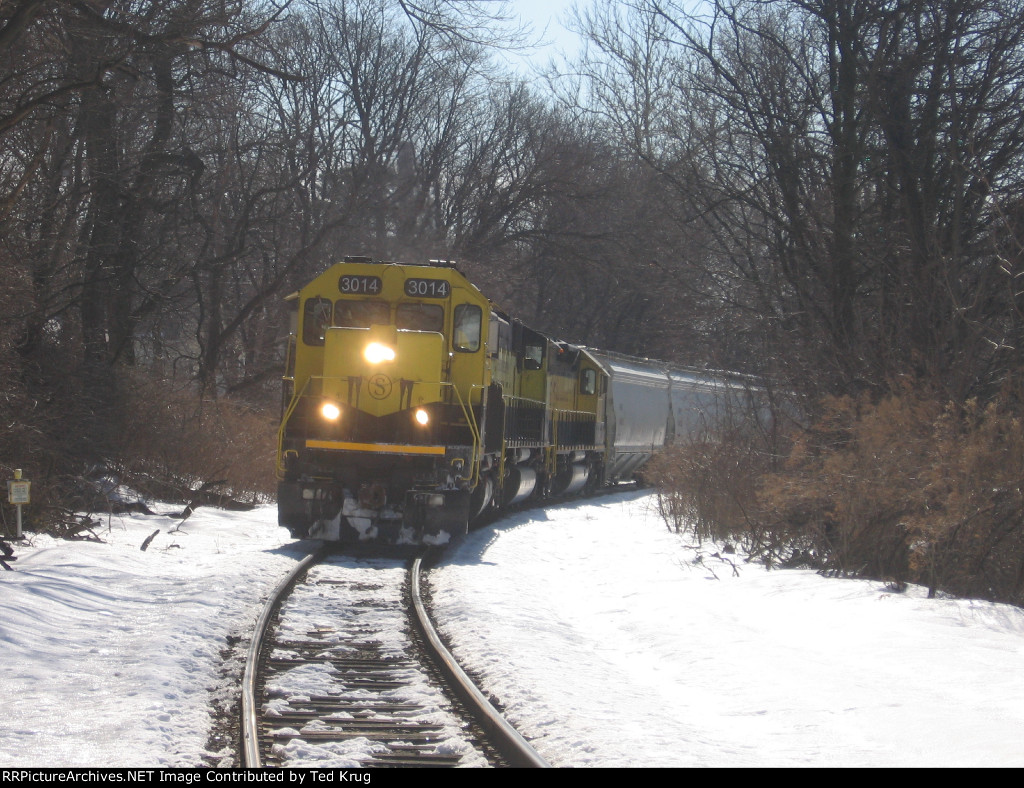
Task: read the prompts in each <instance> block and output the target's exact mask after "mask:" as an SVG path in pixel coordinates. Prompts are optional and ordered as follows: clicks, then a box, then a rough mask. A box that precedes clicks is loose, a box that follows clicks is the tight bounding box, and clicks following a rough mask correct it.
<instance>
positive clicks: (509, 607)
mask: <svg viewBox="0 0 1024 788" xmlns="http://www.w3.org/2000/svg"><path fill="white" fill-rule="evenodd" d="M158 511H167V509H166V508H165V509H159V507H158ZM155 530H159V533H158V534H157V535H156V536H155V538H154V539H153V541H152V543H151V544H150V545H149V547H148V549H147V550H146V551H141V550H140V546H141V545H142V543H143V542H144V541H145V539H146V537H148V536H150V535H151V534H152V533H153V532H154V531H155ZM97 534H98V535H99V536H100V537H101V538H102V539H103V542H102V543H88V542H61V541H57V540H54V539H52V538H49V537H44V536H38V535H34V536H31V537H30V543H29V544H24V545H19V546H18V548H17V551H16V554H17V556H18V561H17V562H16V563H15V564H14V571H11V572H0V693H2V697H3V698H4V713H3V715H0V767H2V766H50V767H54V766H93V767H102V766H108V767H111V766H122V767H132V766H137V767H142V766H147V767H148V766H204V765H220V766H228V765H233V764H234V760H233V758H234V750H233V748H232V747H231V746H230V745H229V744H227V743H225V742H222V741H217V740H212V739H211V737H210V731H211V726H212V724H213V716H212V714H211V708H212V707H214V706H217V705H219V706H222V707H225V708H227V707H230V706H232V705H233V704H234V703H236V701H237V697H238V685H239V683H240V672H241V655H242V654H244V652H245V648H246V647H247V645H248V634H247V633H248V630H249V628H250V627H251V626H252V625H253V623H254V622H255V620H256V617H257V616H258V614H259V610H260V608H261V606H262V602H263V600H264V599H265V597H266V595H267V594H268V593H269V591H270V589H271V588H272V587H273V586H274V585H276V583H277V582H278V580H279V578H280V577H281V576H282V575H283V574H284V573H285V571H286V570H287V569H288V568H289V567H291V566H293V565H294V563H295V562H296V561H297V560H299V558H300V556H301V555H302V554H304V553H305V551H306V550H307V549H308V548H309V543H296V542H292V541H291V540H290V538H289V537H288V534H287V532H286V531H285V530H284V529H281V528H279V527H278V526H277V525H276V512H275V510H274V509H273V508H272V507H264V508H260V509H257V510H255V511H253V512H249V513H227V512H221V511H218V510H215V509H206V508H203V509H199V510H197V511H196V513H195V514H193V515H192V517H191V518H190V519H188V520H186V521H185V522H184V523H181V524H180V525H179V522H178V521H177V520H176V519H175V518H174V517H172V516H169V515H155V516H146V515H140V514H134V515H126V516H123V517H116V516H115V517H112V518H110V519H109V521H106V522H104V523H103V524H102V525H101V526H100V527H99V528H98V529H97ZM346 561H347V562H349V563H351V564H352V566H357V565H359V563H360V561H362V559H355V558H341V559H338V561H336V563H339V562H340V564H339V565H340V566H341V567H342V568H344V566H345V563H346ZM382 571H383V570H382ZM387 571H388V572H391V571H392V570H391V569H388V570H387ZM428 580H429V582H430V584H431V586H432V589H433V599H434V604H435V609H436V615H437V618H438V619H439V622H440V624H441V627H442V629H443V630H444V631H445V632H446V634H447V636H448V637H449V638H450V639H451V640H452V642H453V644H454V651H455V653H456V656H457V657H459V659H460V660H461V661H462V662H463V663H464V665H465V666H466V667H467V668H469V669H470V670H471V672H473V673H475V674H476V675H479V676H480V677H482V681H483V683H484V687H485V690H486V691H487V692H489V693H490V694H492V695H494V696H495V697H497V698H498V699H500V701H501V703H502V704H503V705H504V707H505V708H506V712H507V716H508V717H509V719H510V720H511V721H512V722H513V723H514V724H515V725H516V726H517V727H518V728H519V729H520V731H521V732H522V733H523V734H524V735H525V736H526V737H527V738H528V739H531V740H532V741H533V742H534V744H535V746H536V747H537V749H538V751H539V752H540V753H541V755H542V756H544V757H545V758H546V759H547V760H548V761H549V762H550V763H552V764H553V765H556V766H576V767H596V766H630V767H634V766H635V767H640V766H662V767H686V766H711V767H717V766H769V767H773V766H787V767H791V766H808V767H810V766H1017V767H1020V766H1024V746H1022V745H1021V741H1022V740H1024V672H1022V671H1021V670H1020V666H1021V664H1022V657H1024V610H1021V609H1019V608H1014V607H1011V606H1007V605H999V604H991V603H988V602H981V601H977V600H959V599H927V598H926V593H925V590H924V589H921V588H917V587H911V588H910V589H908V591H907V592H905V593H902V594H898V593H893V592H892V591H891V590H890V589H888V588H887V587H886V586H885V585H884V584H882V583H877V582H873V581H868V580H844V579H835V578H824V577H821V576H820V575H818V574H816V573H814V572H812V571H809V570H794V569H787V570H776V571H766V570H765V569H764V568H763V567H762V566H760V565H758V564H756V563H749V562H746V561H744V559H743V556H742V554H730V553H726V552H724V551H723V546H722V545H712V544H708V543H705V544H703V545H694V544H690V543H688V541H687V539H686V538H684V537H682V536H679V535H676V534H672V533H669V532H668V530H667V529H666V528H665V526H664V524H663V523H662V522H661V521H660V520H659V519H658V518H657V516H656V515H655V514H654V512H653V499H652V497H651V496H650V495H647V494H644V493H637V492H633V493H623V494H618V495H614V496H608V497H604V498H600V499H595V500H591V501H586V502H581V503H579V504H575V505H562V506H556V507H550V508H548V509H545V510H535V511H531V512H529V513H521V514H517V515H513V516H511V517H509V518H506V519H504V520H503V521H502V522H501V523H499V524H497V525H495V526H493V527H490V528H488V529H484V530H481V531H475V532H473V533H471V534H470V535H469V536H468V537H467V538H466V539H465V540H463V541H462V542H460V543H459V544H457V545H455V546H453V548H452V549H451V550H450V551H449V552H447V553H446V555H445V558H444V561H443V563H442V565H441V566H440V567H438V568H437V569H435V570H433V571H432V572H431V573H430V575H429V578H428ZM309 615H310V616H313V617H314V618H315V617H317V616H321V617H325V618H327V619H329V616H328V614H326V613H321V612H310V613H309ZM322 623H323V625H324V626H331V625H332V622H331V621H330V620H324V621H323V622H322ZM392 628H394V627H392ZM324 679H325V677H324V676H320V677H317V679H316V680H317V681H323V680H324ZM281 691H282V692H285V693H289V692H293V691H294V692H295V693H297V694H298V695H300V696H301V693H302V691H303V687H302V686H301V685H298V686H296V687H295V688H294V689H293V690H290V689H289V688H287V687H283V688H281ZM362 744H363V745H364V746H365V747H367V748H370V747H372V743H371V742H363V743H362ZM296 752H297V756H296V757H301V758H302V763H303V765H307V766H309V765H315V764H320V765H324V766H344V765H351V763H353V762H354V761H355V762H357V761H358V759H359V757H360V752H359V749H358V747H356V748H355V749H351V748H350V749H349V750H348V751H346V752H345V753H344V757H343V758H342V757H341V756H340V755H339V753H337V752H331V751H329V749H327V748H318V747H312V746H311V747H307V748H298V749H297V751H296Z"/></svg>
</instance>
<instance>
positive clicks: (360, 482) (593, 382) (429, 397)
mask: <svg viewBox="0 0 1024 788" xmlns="http://www.w3.org/2000/svg"><path fill="white" fill-rule="evenodd" d="M291 299H292V300H293V301H294V302H295V307H296V312H295V318H296V320H295V328H294V331H293V333H292V336H291V339H290V345H289V353H288V367H287V371H286V375H285V401H284V403H285V404H284V410H283V414H282V419H281V428H280V433H279V440H278V444H279V445H278V458H277V471H278V478H279V485H278V511H279V519H280V523H281V524H282V525H284V526H286V527H287V528H288V529H289V530H290V531H291V533H292V534H293V535H294V536H296V537H306V536H309V537H314V538H321V539H328V540H336V541H342V542H359V541H382V542H388V543H395V544H444V543H446V542H448V541H449V540H450V539H452V538H454V537H456V536H459V535H461V534H464V533H466V531H467V530H468V527H469V523H470V521H471V520H473V519H474V518H476V517H478V516H479V515H480V514H482V513H483V512H484V511H485V510H486V509H487V508H488V507H489V506H505V505H510V504H513V503H517V502H519V501H522V500H524V499H526V498H528V497H530V496H533V495H548V494H563V493H573V492H579V491H582V490H584V489H585V488H586V487H587V486H588V485H593V484H596V483H599V482H600V481H603V480H604V474H603V463H604V459H605V453H606V445H605V417H604V414H605V409H606V403H605V399H606V395H607V392H608V372H607V371H606V369H605V366H604V365H602V363H601V362H600V361H598V359H597V358H596V357H595V356H594V355H593V354H592V353H590V352H589V351H587V350H586V349H584V348H580V347H575V346H571V345H568V344H565V343H560V342H556V341H554V340H552V339H549V338H548V337H546V336H544V335H542V334H540V333H538V332H536V331H533V330H531V329H529V328H528V327H526V326H525V325H523V324H522V323H521V322H519V321H517V320H514V319H511V318H509V317H508V316H506V315H504V314H503V313H501V312H500V311H498V310H497V309H495V308H494V307H493V306H492V305H491V304H490V302H489V301H488V300H487V298H486V297H484V296H483V294H481V292H480V291H479V290H478V289H477V288H476V287H474V286H473V285H472V284H471V283H470V282H469V281H468V280H467V279H466V278H465V277H464V276H463V275H462V274H461V273H460V272H459V271H458V269H457V268H456V267H455V266H454V265H453V264H452V263H449V262H446V261H432V262H431V263H429V264H427V265H411V264H405V263H393V262H375V261H372V260H370V259H368V258H346V259H345V260H344V261H343V262H341V263H338V264H336V265H334V266H332V267H331V268H329V269H328V270H327V271H325V272H324V273H323V274H321V275H320V276H318V277H317V278H316V279H314V280H313V281H312V282H310V283H309V284H308V285H306V286H305V287H304V288H302V289H301V290H300V291H299V292H298V293H296V294H295V295H293V296H291Z"/></svg>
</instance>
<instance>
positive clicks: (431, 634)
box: [409, 558, 550, 768]
mask: <svg viewBox="0 0 1024 788" xmlns="http://www.w3.org/2000/svg"><path fill="white" fill-rule="evenodd" d="M421 563H422V561H421V559H419V558H416V559H415V560H413V562H412V565H411V566H410V568H409V589H410V594H411V596H412V604H413V608H414V609H415V612H416V622H417V624H418V625H419V628H420V632H421V634H422V635H423V639H424V641H425V644H426V645H427V646H428V647H429V648H431V649H432V650H433V651H434V656H435V658H436V659H437V662H438V664H439V665H440V666H441V667H442V668H443V669H444V671H445V673H446V674H447V676H448V679H449V680H450V681H451V685H452V689H453V690H454V691H455V692H457V693H458V695H459V697H461V698H462V700H463V702H465V703H466V704H467V705H468V706H469V708H470V712H471V713H472V714H473V715H474V716H475V717H476V718H477V722H478V723H479V724H480V725H481V727H483V728H484V730H485V732H486V733H487V734H488V735H489V736H491V737H492V743H493V744H494V745H495V746H496V747H497V748H498V750H499V751H500V752H501V753H502V755H504V756H505V757H506V758H507V759H508V761H509V763H510V764H511V765H512V766H517V767H534V768H548V767H550V764H549V763H548V762H547V761H545V760H544V758H542V757H541V756H540V754H539V753H538V752H537V751H536V750H534V749H533V747H531V746H530V744H529V742H527V741H526V739H524V738H523V737H522V736H521V735H520V734H519V731H517V730H516V729H515V728H513V727H512V726H511V725H510V724H509V723H508V721H507V720H506V719H505V718H504V717H502V716H501V714H499V713H498V710H497V709H495V708H494V706H492V705H491V703H490V701H488V700H487V698H486V697H484V694H483V693H482V692H480V690H479V689H477V687H476V685H475V684H474V683H473V680H472V679H471V678H470V677H469V676H468V675H466V672H465V671H464V670H463V669H462V668H461V667H459V664H458V663H457V662H456V661H455V657H453V656H452V654H451V652H450V651H448V649H447V648H446V647H445V645H444V643H442V642H441V638H440V636H439V635H438V634H437V630H435V629H434V625H433V622H432V621H431V620H430V616H429V615H428V614H427V609H426V606H425V605H424V604H423V597H422V595H421V594H420V566H421Z"/></svg>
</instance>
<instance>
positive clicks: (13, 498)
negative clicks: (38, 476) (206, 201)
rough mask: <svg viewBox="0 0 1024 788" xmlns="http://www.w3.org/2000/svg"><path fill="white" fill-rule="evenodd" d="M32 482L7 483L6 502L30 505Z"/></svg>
mask: <svg viewBox="0 0 1024 788" xmlns="http://www.w3.org/2000/svg"><path fill="white" fill-rule="evenodd" d="M31 489H32V482H7V500H8V501H9V502H10V503H31V500H30V497H31Z"/></svg>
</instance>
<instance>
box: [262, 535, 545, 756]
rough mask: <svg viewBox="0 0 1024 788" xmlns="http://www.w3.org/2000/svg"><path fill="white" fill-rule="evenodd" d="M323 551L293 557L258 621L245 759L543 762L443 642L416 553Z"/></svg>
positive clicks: (322, 549)
mask: <svg viewBox="0 0 1024 788" xmlns="http://www.w3.org/2000/svg"><path fill="white" fill-rule="evenodd" d="M327 555H328V552H327V550H326V549H325V548H321V550H319V551H317V552H316V553H314V554H312V555H310V556H308V557H307V558H306V559H304V560H303V561H302V562H300V563H299V564H298V565H297V566H296V567H295V569H294V570H293V571H292V572H291V573H290V574H289V575H288V577H286V578H285V579H284V580H283V581H282V582H281V584H280V585H279V586H278V588H277V589H276V590H275V593H274V594H273V596H272V598H271V599H270V600H269V601H268V603H267V605H266V607H265V608H264V611H263V613H262V615H261V616H260V619H259V621H258V623H257V631H256V633H255V635H254V638H253V642H252V645H251V646H250V649H249V654H248V659H247V664H246V669H245V674H244V677H243V687H242V754H243V762H244V765H245V766H247V767H259V766H267V765H282V766H313V767H316V766H322V767H338V766H341V767H354V766H359V767H363V766H405V765H409V766H486V765H495V766H505V765H512V766H546V765H547V764H546V763H545V762H544V760H543V759H542V758H541V757H540V756H539V755H538V754H537V753H536V752H535V751H534V750H533V749H532V748H531V747H530V746H529V745H528V744H527V743H526V742H525V741H524V740H523V739H522V737H521V736H519V734H518V733H517V732H516V731H515V730H514V729H513V728H512V727H511V726H510V725H508V723H507V722H506V721H505V720H504V719H503V718H502V717H501V716H500V715H499V714H498V713H497V712H496V711H495V710H494V709H493V707H491V705H490V704H489V703H488V702H487V700H486V698H485V697H484V696H483V694H482V693H481V692H480V691H479V690H478V689H477V688H476V687H475V686H474V685H473V684H472V682H471V681H470V679H469V678H468V677H467V676H466V674H465V673H464V672H463V671H462V670H461V668H459V666H458V665H457V664H456V663H455V660H454V659H453V658H452V656H451V654H450V653H449V652H448V651H447V649H445V647H444V645H443V644H442V643H441V640H440V638H439V637H438V635H437V632H436V631H435V629H434V627H433V624H432V622H431V621H430V618H429V615H428V614H427V611H426V607H425V605H424V604H423V596H422V593H421V590H420V576H421V574H422V571H421V564H420V561H419V560H418V559H417V560H416V561H414V562H412V563H411V565H410V566H409V567H408V571H407V573H406V572H405V571H403V570H402V567H401V563H400V562H399V561H397V560H394V559H379V558H378V559H357V558H342V559H338V560H336V561H332V560H327ZM303 577H305V578H306V579H305V581H303V582H301V583H300V579H301V578H303ZM406 591H407V593H406ZM414 632H416V633H419V636H418V637H417V636H416V635H415V634H413V633H414ZM271 635H272V636H273V641H271V640H270V639H269V638H270V637H271ZM442 676H443V678H442ZM453 696H454V697H453Z"/></svg>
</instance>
